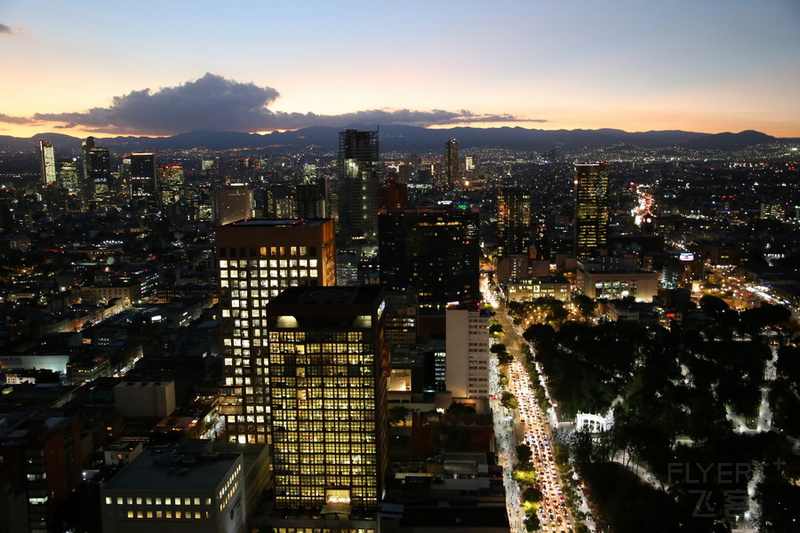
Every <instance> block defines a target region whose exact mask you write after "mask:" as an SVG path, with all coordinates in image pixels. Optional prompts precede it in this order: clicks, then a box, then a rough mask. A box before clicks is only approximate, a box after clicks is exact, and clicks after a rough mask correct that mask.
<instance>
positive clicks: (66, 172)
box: [56, 161, 81, 194]
mask: <svg viewBox="0 0 800 533" xmlns="http://www.w3.org/2000/svg"><path fill="white" fill-rule="evenodd" d="M56 180H57V183H58V186H59V187H61V188H63V189H66V190H67V191H69V193H70V194H80V192H81V177H80V172H79V171H78V163H76V162H75V161H64V162H62V163H60V164H59V166H58V176H57V177H56Z"/></svg>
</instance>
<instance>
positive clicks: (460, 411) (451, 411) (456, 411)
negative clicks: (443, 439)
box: [447, 402, 475, 415]
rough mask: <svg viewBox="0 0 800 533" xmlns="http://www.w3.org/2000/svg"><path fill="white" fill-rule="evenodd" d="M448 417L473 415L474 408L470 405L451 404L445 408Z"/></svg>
mask: <svg viewBox="0 0 800 533" xmlns="http://www.w3.org/2000/svg"><path fill="white" fill-rule="evenodd" d="M447 414H448V415H474V414H475V408H474V407H472V406H471V405H465V404H463V403H459V402H453V403H451V404H450V407H448V408H447Z"/></svg>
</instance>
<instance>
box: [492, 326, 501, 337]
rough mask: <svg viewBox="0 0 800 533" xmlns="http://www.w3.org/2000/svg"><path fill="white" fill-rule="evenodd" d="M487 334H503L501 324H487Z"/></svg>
mask: <svg viewBox="0 0 800 533" xmlns="http://www.w3.org/2000/svg"><path fill="white" fill-rule="evenodd" d="M489 334H490V335H495V336H498V337H499V336H501V335H502V334H503V326H501V325H500V324H492V325H490V326H489Z"/></svg>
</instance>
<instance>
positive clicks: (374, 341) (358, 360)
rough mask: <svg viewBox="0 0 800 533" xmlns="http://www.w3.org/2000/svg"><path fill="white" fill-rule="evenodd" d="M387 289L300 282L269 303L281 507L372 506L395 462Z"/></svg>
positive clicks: (344, 511) (329, 509)
mask: <svg viewBox="0 0 800 533" xmlns="http://www.w3.org/2000/svg"><path fill="white" fill-rule="evenodd" d="M384 308H385V301H384V295H383V290H382V289H381V288H380V287H376V286H367V285H362V286H360V287H324V288H317V289H313V288H306V289H304V288H299V287H297V288H292V289H288V290H286V291H285V292H283V293H281V294H280V295H279V296H278V297H277V298H275V299H274V300H273V301H272V302H270V304H269V305H268V306H267V309H266V311H267V327H268V329H269V354H268V363H267V362H265V365H264V370H265V372H264V374H263V376H264V377H263V379H264V385H265V389H266V390H267V391H268V392H267V394H268V398H269V400H268V402H269V406H270V408H271V418H270V424H269V426H270V431H271V433H272V447H273V477H274V480H275V500H276V502H275V503H276V507H278V508H279V509H287V508H289V509H291V508H305V509H314V510H317V511H319V512H320V513H321V514H322V515H326V514H328V513H333V514H337V515H339V516H341V515H348V514H349V510H350V508H353V509H359V508H361V509H365V510H371V509H372V510H374V509H375V508H376V506H377V503H378V500H379V498H380V496H381V493H382V491H383V485H384V472H385V469H386V466H387V462H386V461H387V442H386V431H387V424H386V380H387V377H388V372H389V369H388V366H389V362H388V349H387V347H386V343H385V339H384Z"/></svg>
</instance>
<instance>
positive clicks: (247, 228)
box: [216, 220, 336, 444]
mask: <svg viewBox="0 0 800 533" xmlns="http://www.w3.org/2000/svg"><path fill="white" fill-rule="evenodd" d="M216 240H217V265H218V267H219V284H220V298H219V305H220V314H221V335H222V347H221V349H222V357H223V380H224V383H223V385H224V392H225V394H224V395H223V397H222V398H221V399H220V414H222V415H224V416H225V420H226V423H227V433H228V439H229V440H230V441H232V442H239V443H242V444H244V443H251V444H264V443H267V440H268V431H267V415H268V413H269V396H268V390H267V386H266V385H265V380H267V379H268V377H267V376H266V374H265V373H266V371H267V370H268V368H269V356H268V349H267V333H268V329H267V321H266V306H267V304H268V303H269V301H270V300H271V299H272V298H275V297H276V296H278V294H279V293H280V292H281V291H283V290H285V289H287V288H288V287H294V286H303V287H321V286H326V285H333V284H334V283H335V279H336V266H335V258H336V252H335V247H334V232H333V221H332V220H306V221H303V220H248V221H241V222H234V223H232V224H228V225H225V226H221V227H219V228H217V236H216Z"/></svg>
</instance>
